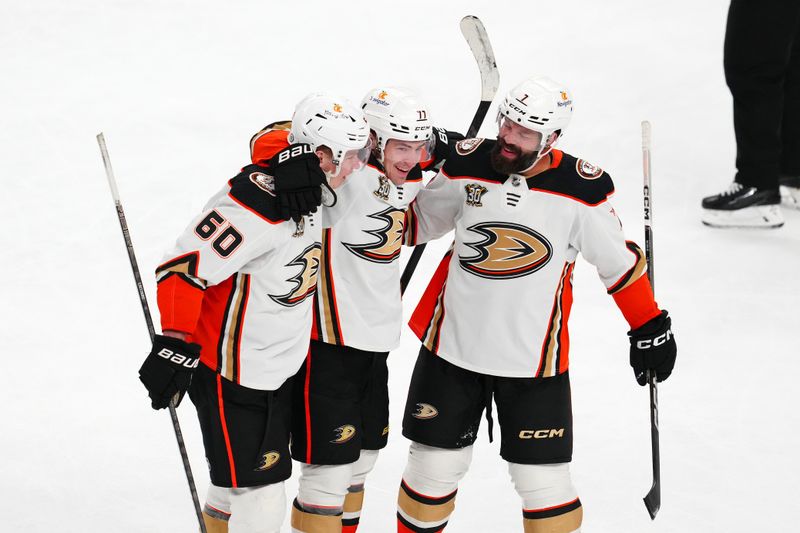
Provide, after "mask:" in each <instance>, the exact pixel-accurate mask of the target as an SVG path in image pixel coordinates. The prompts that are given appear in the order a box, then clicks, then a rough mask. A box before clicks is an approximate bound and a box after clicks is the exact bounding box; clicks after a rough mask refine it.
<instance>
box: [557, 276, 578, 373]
mask: <svg viewBox="0 0 800 533" xmlns="http://www.w3.org/2000/svg"><path fill="white" fill-rule="evenodd" d="M574 270H575V263H572V264H571V265H570V267H569V272H568V273H567V279H566V280H564V293H563V294H562V295H561V317H562V318H561V334H560V336H559V344H560V345H561V350H560V353H559V354H558V364H557V365H556V366H557V367H558V373H559V374H563V373H564V372H566V371H567V370H569V313H570V311H572V273H573V271H574Z"/></svg>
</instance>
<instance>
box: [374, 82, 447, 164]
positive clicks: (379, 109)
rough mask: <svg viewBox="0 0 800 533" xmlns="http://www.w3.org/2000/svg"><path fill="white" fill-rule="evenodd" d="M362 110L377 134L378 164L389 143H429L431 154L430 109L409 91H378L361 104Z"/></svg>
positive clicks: (399, 88) (431, 129)
mask: <svg viewBox="0 0 800 533" xmlns="http://www.w3.org/2000/svg"><path fill="white" fill-rule="evenodd" d="M361 110H362V111H363V112H364V116H365V117H366V118H367V122H368V123H369V127H370V129H371V130H372V131H374V132H375V137H376V138H377V141H378V144H377V146H375V150H376V155H377V157H378V160H379V161H381V162H383V153H384V149H385V148H386V143H387V142H388V141H389V139H397V140H400V141H410V142H417V141H428V143H429V144H428V145H426V146H425V150H426V153H428V154H430V153H431V152H432V149H433V146H432V143H433V139H434V136H433V126H432V125H431V119H430V113H429V112H428V108H427V106H426V105H425V104H424V103H423V102H422V101H421V100H420V99H419V98H417V96H416V95H415V94H414V93H413V92H411V91H410V90H408V89H405V88H402V87H376V88H374V89H372V90H370V91H369V92H368V93H367V94H366V96H364V98H363V100H361Z"/></svg>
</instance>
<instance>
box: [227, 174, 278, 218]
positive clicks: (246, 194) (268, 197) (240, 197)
mask: <svg viewBox="0 0 800 533" xmlns="http://www.w3.org/2000/svg"><path fill="white" fill-rule="evenodd" d="M268 172H269V169H268V168H266V167H262V166H259V165H247V166H246V167H244V168H243V169H242V171H241V172H240V173H239V174H238V175H237V176H236V177H234V178H233V179H231V180H230V182H228V183H229V184H230V186H231V190H230V192H229V193H228V194H229V195H230V197H231V198H233V200H234V201H235V202H236V203H238V204H239V205H241V206H242V207H244V208H245V209H248V210H249V211H251V212H253V213H255V214H256V215H258V216H260V217H261V218H265V219H267V220H268V221H269V222H271V223H276V222H280V221H282V220H284V219H282V218H281V216H280V214H279V210H278V207H279V206H278V200H277V198H275V179H274V178H273V177H272V176H271V175H270V174H268Z"/></svg>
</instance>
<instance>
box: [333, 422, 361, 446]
mask: <svg viewBox="0 0 800 533" xmlns="http://www.w3.org/2000/svg"><path fill="white" fill-rule="evenodd" d="M333 432H334V433H336V438H335V439H333V440H332V441H331V442H332V443H333V444H344V443H345V442H347V441H349V440H350V439H352V438H353V437H355V435H356V428H354V427H353V426H351V425H350V424H346V425H344V426H339V427H338V428H336V429H334V430H333Z"/></svg>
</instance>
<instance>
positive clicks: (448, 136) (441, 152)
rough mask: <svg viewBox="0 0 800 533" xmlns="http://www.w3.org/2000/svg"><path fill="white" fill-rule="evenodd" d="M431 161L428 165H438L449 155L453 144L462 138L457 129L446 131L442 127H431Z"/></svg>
mask: <svg viewBox="0 0 800 533" xmlns="http://www.w3.org/2000/svg"><path fill="white" fill-rule="evenodd" d="M433 137H434V144H433V163H432V164H431V165H429V167H438V166H440V165H441V164H442V163H444V161H445V160H446V159H447V156H448V155H450V150H451V149H452V148H453V145H454V144H455V143H457V142H458V141H460V140H462V139H463V138H464V136H463V135H461V134H460V133H458V132H457V131H447V130H445V129H444V128H437V127H436V126H434V127H433Z"/></svg>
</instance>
